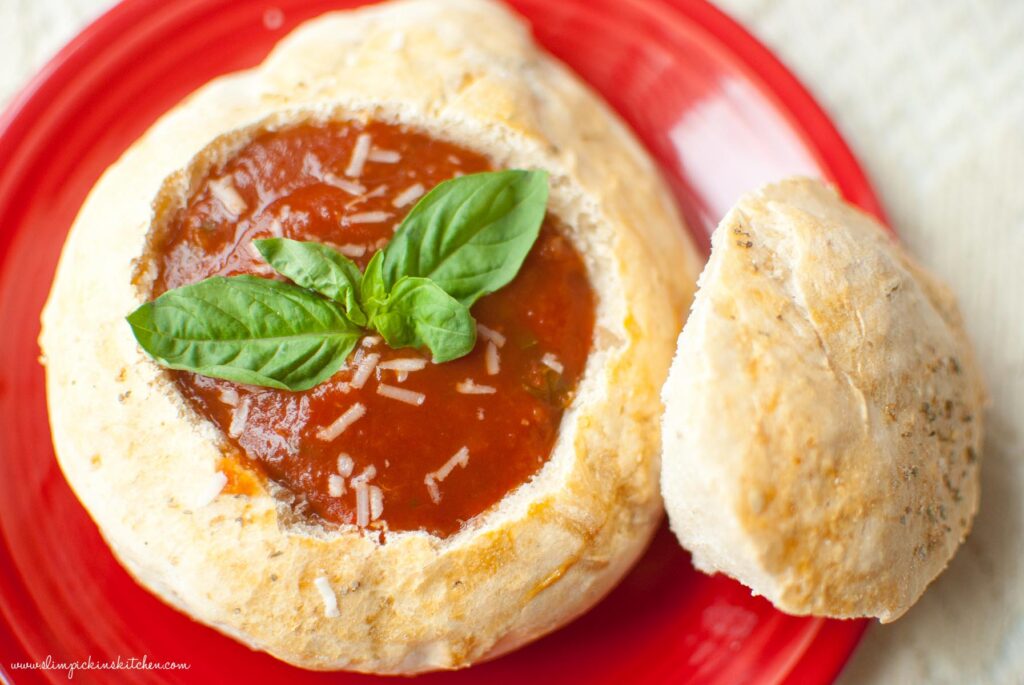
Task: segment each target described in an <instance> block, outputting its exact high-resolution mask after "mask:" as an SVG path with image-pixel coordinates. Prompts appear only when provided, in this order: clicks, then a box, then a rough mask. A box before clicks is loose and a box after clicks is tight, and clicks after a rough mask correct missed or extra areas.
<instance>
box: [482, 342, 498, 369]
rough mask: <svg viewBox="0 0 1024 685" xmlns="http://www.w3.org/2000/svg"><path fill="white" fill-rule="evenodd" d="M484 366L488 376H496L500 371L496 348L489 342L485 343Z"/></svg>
mask: <svg viewBox="0 0 1024 685" xmlns="http://www.w3.org/2000/svg"><path fill="white" fill-rule="evenodd" d="M484 364H485V365H486V366H487V375H488V376H497V375H498V372H499V371H501V357H499V356H498V346H497V345H495V344H494V341H493V340H491V341H490V342H488V343H487V352H485V353H484Z"/></svg>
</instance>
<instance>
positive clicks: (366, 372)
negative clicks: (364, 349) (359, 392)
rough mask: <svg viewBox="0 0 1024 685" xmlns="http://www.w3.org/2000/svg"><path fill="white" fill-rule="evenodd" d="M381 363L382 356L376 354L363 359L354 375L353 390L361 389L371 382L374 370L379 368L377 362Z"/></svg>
mask: <svg viewBox="0 0 1024 685" xmlns="http://www.w3.org/2000/svg"><path fill="white" fill-rule="evenodd" d="M379 361H380V355H379V354H377V353H376V352H374V353H373V354H368V355H366V356H365V357H363V358H362V359H361V360H360V362H359V366H357V367H356V372H355V373H354V374H352V380H351V381H350V383H351V384H352V387H353V388H361V387H363V386H364V385H366V381H368V380H370V374H372V373H373V368H374V367H375V366H377V362H379Z"/></svg>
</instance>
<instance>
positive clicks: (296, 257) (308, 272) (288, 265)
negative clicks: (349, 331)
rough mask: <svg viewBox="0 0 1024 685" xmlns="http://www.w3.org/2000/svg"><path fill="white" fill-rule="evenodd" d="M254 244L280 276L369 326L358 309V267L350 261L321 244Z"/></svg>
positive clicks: (286, 241)
mask: <svg viewBox="0 0 1024 685" xmlns="http://www.w3.org/2000/svg"><path fill="white" fill-rule="evenodd" d="M252 242H253V245H255V246H256V249H257V250H259V251H260V254H261V255H263V258H264V259H266V260H267V262H268V263H269V264H270V266H272V267H274V269H275V270H276V271H277V272H278V273H280V274H282V275H284V276H287V277H288V278H290V279H291V280H292V281H294V282H295V283H296V284H297V285H301V286H302V287H303V288H309V289H310V290H315V291H316V292H318V293H320V294H321V295H324V296H326V297H329V298H331V299H332V300H335V301H336V302H340V303H342V304H343V305H345V313H346V314H348V318H349V320H351V321H352V322H353V323H356V324H359V325H360V326H364V325H366V315H365V314H364V313H363V310H362V308H361V307H360V306H359V279H360V274H359V267H358V266H356V265H355V263H354V262H353V261H352V260H351V259H349V258H348V257H346V256H345V255H343V254H341V253H340V252H338V251H337V250H335V249H332V248H331V247H329V246H327V245H322V244H320V243H311V242H302V241H299V240H289V239H288V238H268V239H266V240H254V241H252Z"/></svg>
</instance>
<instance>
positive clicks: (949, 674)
mask: <svg viewBox="0 0 1024 685" xmlns="http://www.w3.org/2000/svg"><path fill="white" fill-rule="evenodd" d="M623 1H627V0H623ZM629 1H635V2H643V1H656V0H629ZM110 4H111V2H110V0H0V64H3V65H4V68H3V69H0V104H2V103H6V102H7V101H8V99H9V98H10V97H11V96H12V95H13V94H14V93H15V92H16V91H17V90H18V89H19V88H20V87H21V86H22V85H23V84H24V82H25V81H26V80H27V79H28V78H29V77H30V76H31V75H32V74H34V73H35V72H36V71H37V70H38V69H39V68H40V67H41V66H42V65H43V63H44V62H45V61H46V60H47V59H48V58H49V57H50V56H51V55H52V54H53V53H54V52H55V51H56V50H58V49H59V48H60V47H61V45H63V44H64V43H65V42H66V41H68V40H69V39H70V38H71V37H73V36H74V34H75V33H77V32H78V31H79V30H80V29H81V28H82V27H83V26H84V25H85V23H86V22H88V21H89V20H91V19H92V18H94V17H95V16H98V15H99V13H100V12H102V11H103V10H104V9H106V8H107V7H108V6H109V5H110ZM719 4H720V6H721V7H722V8H723V9H725V10H726V11H727V12H729V13H730V14H731V15H733V16H734V17H736V18H737V19H739V20H740V21H741V22H742V23H743V24H744V25H746V26H747V28H748V29H749V30H750V31H751V32H752V33H754V34H755V35H756V36H758V37H759V38H760V39H761V40H763V41H764V42H765V43H767V44H768V45H769V46H770V47H771V48H772V49H773V50H775V52H776V54H778V55H779V57H780V58H781V59H782V60H783V61H784V62H785V63H786V64H787V65H789V67H790V68H791V69H792V70H793V71H794V72H796V74H797V75H798V76H799V77H800V78H801V79H802V80H803V82H804V83H805V84H806V85H807V87H808V88H809V89H810V90H811V91H812V92H813V93H814V94H815V96H816V97H817V98H818V100H819V101H820V102H821V104H822V105H823V106H824V107H825V109H826V110H828V111H829V113H830V114H831V115H832V117H833V120H834V121H835V122H836V124H837V125H838V127H839V129H840V130H841V131H842V133H843V135H844V136H845V137H846V139H847V141H848V142H849V143H850V145H851V147H852V148H853V150H854V152H855V154H856V155H857V156H858V157H859V158H860V160H861V162H862V163H863V165H864V167H865V169H866V171H867V173H868V176H869V177H870V179H871V180H872V182H873V183H874V185H875V188H876V190H877V191H878V192H879V195H880V196H881V198H882V201H883V203H884V205H885V207H886V209H887V211H888V212H889V217H890V220H891V222H892V223H893V225H894V226H895V228H896V229H897V231H898V232H899V234H900V235H901V236H902V237H903V240H904V241H905V242H906V243H907V244H908V245H909V246H910V249H911V251H912V252H913V253H914V254H915V255H917V257H918V258H919V259H920V261H922V262H923V263H924V264H926V265H927V266H929V267H930V268H931V269H933V270H934V271H935V272H936V273H937V274H939V275H940V276H941V277H942V278H943V279H944V280H946V281H947V282H948V283H950V284H951V285H952V287H953V289H954V290H955V291H956V293H957V295H958V296H959V299H960V304H961V307H962V309H963V312H964V316H965V318H966V321H967V325H968V329H969V331H970V333H971V335H972V337H973V339H974V342H975V344H976V347H977V351H978V354H979V357H980V360H981V363H982V366H983V368H984V371H985V373H986V376H987V380H988V384H989V389H990V392H991V395H992V407H991V409H990V411H989V413H988V433H987V436H988V440H987V444H986V449H985V454H984V466H983V469H982V478H983V492H982V504H981V512H980V514H979V517H978V519H977V520H976V522H975V524H974V531H973V532H972V534H971V536H970V538H969V539H968V541H967V543H966V546H965V547H963V548H962V549H961V551H960V552H959V553H958V555H957V556H956V558H955V559H954V560H953V562H952V563H951V565H950V567H949V569H948V571H947V572H946V573H945V574H944V575H943V576H942V577H941V578H940V579H939V580H938V581H937V582H936V583H935V584H934V586H933V587H931V588H930V589H929V590H928V592H927V593H926V594H925V596H924V598H923V599H922V600H921V602H920V603H919V604H918V605H917V606H915V607H914V608H913V609H912V610H911V611H910V612H909V613H908V614H907V615H906V616H905V617H904V618H902V619H900V620H899V621H898V622H896V623H894V624H892V625H888V626H879V625H875V626H872V627H871V629H870V630H869V632H868V635H867V637H866V638H865V640H864V642H863V644H862V645H861V647H860V648H859V649H858V651H857V653H856V654H855V655H854V657H853V659H852V661H851V662H850V664H849V666H848V667H847V669H846V671H845V672H844V674H843V676H842V677H841V679H840V682H841V684H842V685H855V684H860V683H923V682H929V683H949V684H951V685H953V684H956V685H959V684H960V683H1024V502H1022V499H1024V497H1022V496H1024V1H1021V0H859V1H857V2H850V1H846V0H828V1H825V0H719Z"/></svg>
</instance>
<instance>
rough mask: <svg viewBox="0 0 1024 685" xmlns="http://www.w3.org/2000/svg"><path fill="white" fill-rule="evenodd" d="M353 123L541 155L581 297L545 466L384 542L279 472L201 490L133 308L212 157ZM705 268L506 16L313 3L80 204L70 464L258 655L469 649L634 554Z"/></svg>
mask: <svg viewBox="0 0 1024 685" xmlns="http://www.w3.org/2000/svg"><path fill="white" fill-rule="evenodd" d="M353 119H356V120H373V121H381V122H386V123H392V124H401V125H404V126H408V127H410V128H411V129H414V130H416V131H421V132H426V133H427V134H429V135H431V136H434V137H436V138H437V139H440V140H444V141H450V142H452V143H455V144H458V145H460V146H464V147H465V148H468V149H470V150H473V151H476V152H478V153H480V154H483V155H486V156H487V157H488V158H489V159H490V160H491V162H492V163H493V164H494V165H495V166H496V167H498V168H503V167H519V168H541V169H545V170H547V171H548V172H550V178H551V185H550V191H551V198H550V203H549V212H551V213H553V214H554V215H555V216H557V217H558V218H559V220H560V221H561V222H562V223H563V224H564V226H566V227H567V233H568V237H569V238H570V239H571V240H572V242H573V244H574V245H575V247H576V249H577V250H578V251H579V252H580V253H581V254H582V256H583V258H584V261H585V263H586V267H587V272H588V274H589V277H590V280H591V285H592V287H593V290H594V293H595V295H596V325H595V333H594V340H593V342H592V346H591V350H592V351H591V353H590V357H589V359H588V361H587V365H586V370H585V373H584V375H583V377H582V380H581V381H580V383H579V386H578V392H577V393H576V395H575V399H574V401H573V403H572V406H571V407H569V409H568V411H567V413H566V414H565V416H564V418H563V419H562V423H561V429H560V432H559V436H558V438H557V442H556V445H555V449H554V451H553V453H552V456H551V458H550V460H549V461H548V462H547V463H546V464H545V465H544V467H543V468H542V469H541V470H540V471H539V473H537V475H536V476H535V477H534V478H533V479H532V480H530V481H529V482H527V483H526V484H524V485H522V486H521V487H519V488H518V489H516V490H513V491H512V492H511V493H510V494H508V495H507V496H506V497H505V498H504V499H503V500H502V501H501V502H500V503H499V505H498V506H495V507H493V508H491V509H489V510H487V511H485V512H484V513H483V514H481V515H479V516H477V517H476V518H475V519H473V520H471V521H469V522H468V523H467V524H466V525H465V526H464V527H463V529H462V530H461V531H460V532H459V533H457V534H456V535H453V536H451V537H449V538H443V539H442V538H439V537H435V536H433V535H430V534H428V533H426V532H421V531H420V532H417V531H413V532H398V533H392V534H390V535H388V537H387V542H386V544H380V542H379V541H378V540H377V538H376V537H375V536H370V535H366V534H364V533H363V532H362V531H359V530H357V529H356V528H355V527H354V526H344V525H343V526H340V527H328V526H324V525H320V524H319V523H318V522H316V521H312V520H306V519H304V518H303V517H302V516H297V515H295V513H294V512H293V511H292V510H291V509H290V508H289V505H288V503H287V502H286V501H285V499H282V498H281V497H278V496H277V495H278V494H279V493H276V492H275V488H274V487H273V483H269V484H265V486H261V487H260V488H259V489H258V491H256V492H254V493H249V494H238V493H234V494H232V493H230V492H227V491H225V492H220V493H219V494H214V496H212V497H211V494H213V493H217V492H218V491H219V486H217V484H218V483H223V476H221V475H220V474H219V472H218V471H219V469H221V468H222V464H223V461H222V460H224V459H226V458H227V457H226V456H225V454H224V451H223V449H222V444H223V434H221V433H220V432H219V430H218V429H217V428H215V427H214V426H213V425H212V424H210V423H208V422H206V421H204V420H202V419H201V418H200V417H199V416H198V415H197V414H195V412H193V411H192V409H191V408H190V406H189V405H188V404H187V403H186V402H185V401H184V400H183V398H182V397H181V395H180V393H179V391H178V388H177V387H176V386H175V385H174V383H173V382H172V380H171V378H170V376H169V374H168V372H167V371H166V370H165V369H163V368H161V367H159V366H158V365H157V364H156V363H154V362H153V361H152V359H151V358H149V357H148V356H147V355H146V354H144V353H143V351H142V350H141V349H140V348H139V346H138V345H137V344H136V341H135V339H134V338H133V337H132V332H131V330H130V328H129V326H128V325H127V324H126V322H125V316H126V315H127V314H128V313H130V312H131V311H132V310H133V309H135V308H136V307H138V306H139V305H140V304H141V303H143V302H145V301H147V300H148V299H150V296H151V293H150V291H149V289H148V288H149V285H148V283H149V280H147V279H148V278H149V276H148V275H147V274H148V271H147V260H149V259H150V255H149V254H148V253H147V249H148V246H149V242H148V240H147V236H148V235H149V234H150V230H151V227H153V226H157V225H159V224H160V223H161V222H163V221H165V220H166V218H167V216H168V213H169V212H172V211H174V209H175V208H176V207H179V206H181V205H182V203H184V202H185V201H186V200H187V198H188V197H189V194H190V192H191V189H192V188H193V187H194V185H195V184H196V183H197V182H198V180H199V179H200V178H201V177H202V176H203V174H204V173H205V171H206V170H207V169H209V168H210V167H211V166H213V165H215V164H217V163H218V162H219V161H222V160H224V159H227V158H229V157H230V156H231V155H232V154H233V152H234V151H235V150H237V149H238V148H239V147H240V146H241V145H244V144H245V143H246V142H247V141H249V140H251V139H252V138H253V137H254V136H256V135H258V134H259V133H260V132H265V131H269V130H275V129H279V128H282V127H287V126H290V125H292V124H296V123H300V122H305V123H308V122H314V123H315V122H331V121H343V120H353ZM698 269H699V260H698V258H697V256H696V253H695V250H694V248H693V247H692V245H690V243H689V242H688V241H687V238H686V236H685V233H684V230H683V227H682V225H681V223H680V219H679V217H678V215H677V213H676V211H675V209H674V207H673V205H672V202H671V199H670V196H669V194H668V192H667V189H666V187H665V185H664V184H663V182H662V180H661V179H660V178H659V175H658V173H657V171H656V169H655V167H654V165H653V163H652V162H651V160H650V159H649V158H648V157H647V156H646V154H645V153H644V152H643V151H642V149H641V147H640V146H639V144H638V143H637V142H636V141H635V140H634V138H633V137H632V136H631V135H630V134H629V133H628V132H627V130H626V129H625V127H624V126H623V125H622V124H621V123H620V121H619V120H618V119H617V118H616V117H615V116H614V115H613V114H612V113H611V111H610V110H609V108H608V107H607V106H606V105H604V104H603V103H602V102H600V101H599V99H598V98H597V97H595V95H594V94H593V93H591V92H590V91H589V90H588V89H587V88H586V87H585V86H583V85H582V84H581V83H580V82H579V81H578V80H577V79H576V78H575V77H574V76H573V75H571V74H570V73H569V72H568V70H567V69H565V68H564V67H563V66H562V65H560V64H558V63H556V62H555V61H554V60H553V59H552V58H550V57H548V56H547V55H545V54H542V53H541V52H539V51H538V49H537V48H536V47H535V45H534V44H533V43H532V41H531V39H530V37H529V33H528V30H527V27H526V26H524V25H523V24H522V23H520V21H519V20H518V19H516V18H515V17H514V16H513V15H511V14H510V13H509V12H508V11H507V10H505V9H504V8H502V7H501V6H499V5H498V4H496V3H489V2H481V1H478V0H443V1H436V0H410V1H406V2H395V3H389V4H385V5H380V6H376V7H372V8H368V9H362V10H358V11H354V12H343V13H335V14H329V15H325V16H323V17H321V18H319V19H317V20H314V21H312V22H310V23H308V24H305V25H304V26H302V27H300V28H299V29H297V30H296V31H295V32H294V33H292V34H291V35H290V36H288V37H287V38H286V39H285V40H283V41H282V43H281V44H280V45H279V46H278V47H277V48H276V49H275V50H274V51H273V53H272V54H271V55H270V56H269V57H268V58H267V60H266V61H265V62H264V63H263V64H262V65H261V66H259V67H257V68H256V69H254V70H251V71H247V72H242V73H237V74H232V75H229V76H226V77H223V78H219V79H217V80H215V81H214V82H212V83H210V84H209V85H207V86H205V87H204V88H202V89H201V90H199V91H198V92H196V93H195V94H193V95H192V96H191V97H190V98H188V99H187V100H186V101H185V102H183V103H182V104H181V105H179V106H178V107H176V108H175V109H174V110H172V111H171V112H169V113H168V114H167V115H165V116H164V117H163V118H161V119H160V120H159V121H158V122H157V123H156V124H155V125H154V126H153V127H152V128H151V129H150V130H149V131H148V132H147V133H146V134H145V135H144V136H143V137H142V138H141V139H139V140H138V141H137V142H136V143H135V144H134V145H133V146H132V147H131V148H130V149H129V150H128V151H127V152H126V153H125V154H124V155H123V157H122V158H121V159H120V160H119V161H118V162H117V163H116V164H114V165H113V166H112V167H111V168H110V169H109V170H107V172H106V173H105V174H104V176H103V177H102V178H101V180H100V181H99V182H98V184H97V185H96V187H95V188H94V190H93V192H92V193H91V195H90V196H89V198H88V200H87V202H86V203H85V205H84V207H83V208H82V210H81V213H80V215H79V217H78V218H77V220H76V222H75V224H74V226H73V228H72V231H71V234H70V236H69V239H68V242H67V244H66V247H65V250H64V253H63V255H62V258H61V262H60V266H59V269H58V273H57V276H56V280H55V283H54V286H53V291H52V293H51V296H50V299H49V302H48V304H47V306H46V309H45V311H44V314H43V332H42V337H41V345H42V349H43V353H44V360H45V365H46V370H47V391H48V399H49V407H50V417H51V425H52V430H53V437H54V443H55V446H56V450H57V455H58V458H59V461H60V466H61V468H62V469H63V471H64V473H65V475H66V477H67V479H68V481H69V483H70V484H71V486H72V487H73V489H74V491H75V493H76V494H77V496H78V497H79V499H80V500H81V501H82V503H83V504H84V506H85V507H86V509H88V511H89V513H90V515H91V516H92V517H93V519H94V520H95V521H96V523H97V525H98V526H99V528H100V531H101V532H102V534H103V536H104V538H105V539H106V540H107V542H108V543H109V545H110V547H111V549H112V550H113V551H114V553H115V554H116V555H117V557H118V558H119V559H120V561H121V562H122V563H123V564H124V566H125V567H126V568H127V569H128V570H129V571H130V572H131V573H132V575H133V576H134V577H135V578H136V579H137V580H138V581H139V582H140V583H142V584H143V585H145V586H146V587H147V588H149V589H150V590H151V591H153V592H154V593H156V594H157V595H159V596H160V597H161V598H162V599H163V600H165V601H166V602H168V603H169V604H171V605H173V606H175V607H177V608H178V609H180V610H182V611H184V612H187V613H188V614H189V615H191V616H193V617H194V618H195V619H197V620H199V621H202V622H203V623H206V624H208V625H210V626H212V627H214V628H216V629H218V630H220V631H221V632H223V633H225V634H227V635H230V636H232V637H234V638H236V639H238V640H239V641H241V642H244V643H245V644H247V645H249V646H251V647H253V648H255V649H260V650H265V651H267V652H269V653H271V654H273V655H274V656H276V657H278V658H280V659H283V660H286V661H289V662H291V663H293V664H296V665H299V666H303V667H306V668H314V669H351V670H358V671H365V672H376V673H402V674H411V673H416V672H421V671H427V670H432V669H447V668H457V667H462V666H466V665H469V664H471V663H473V662H476V661H480V660H482V659H487V658H491V657H494V656H496V655H499V654H501V653H504V652H507V651H509V650H511V649H514V648H515V647H517V646H519V645H522V644H523V643H525V642H528V641H530V640H532V639H534V638H536V637H538V636H540V635H543V634H544V633H546V632H548V631H551V630H553V629H555V628H557V627H558V626H560V625H562V624H564V623H566V622H567V621H569V620H571V619H572V618H573V617H575V616H577V615H578V614H580V613H581V612H583V611H585V610H586V609H587V608H589V607H590V606H592V605H593V604H594V603H595V602H597V601H598V600H599V599H600V598H601V597H602V596H603V595H604V594H605V593H606V592H607V591H608V590H609V589H610V588H611V587H612V586H613V585H614V584H615V583H616V582H617V581H618V580H619V579H620V578H621V577H622V575H623V574H624V573H625V572H626V571H627V570H628V569H629V568H630V566H631V565H632V564H633V562H634V561H635V560H636V558H637V557H638V556H639V554H640V553H641V552H642V551H643V549H644V548H645V546H646V544H647V542H648V540H649V538H650V535H651V534H652V532H653V530H654V528H655V526H656V525H657V523H658V521H659V519H660V515H661V499H660V496H659V492H658V485H657V482H658V481H657V478H658V469H659V463H658V458H659V453H660V445H659V433H658V418H659V416H660V415H661V403H660V399H659V395H658V391H659V389H660V387H661V385H662V383H663V381H664V379H665V376H666V374H667V371H668V366H669V363H670V360H671V356H672V351H673V349H674V344H675V338H676V335H677V334H678V331H679V329H680V327H681V324H682V316H683V313H684V312H685V311H686V308H687V306H688V304H689V300H690V296H691V293H692V287H693V286H692V284H693V283H694V282H695V279H696V274H697V271H698ZM133 279H134V280H133ZM239 468H242V467H241V466H240V467H239ZM214 486H217V487H214ZM211 487H213V490H212V491H211Z"/></svg>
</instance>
